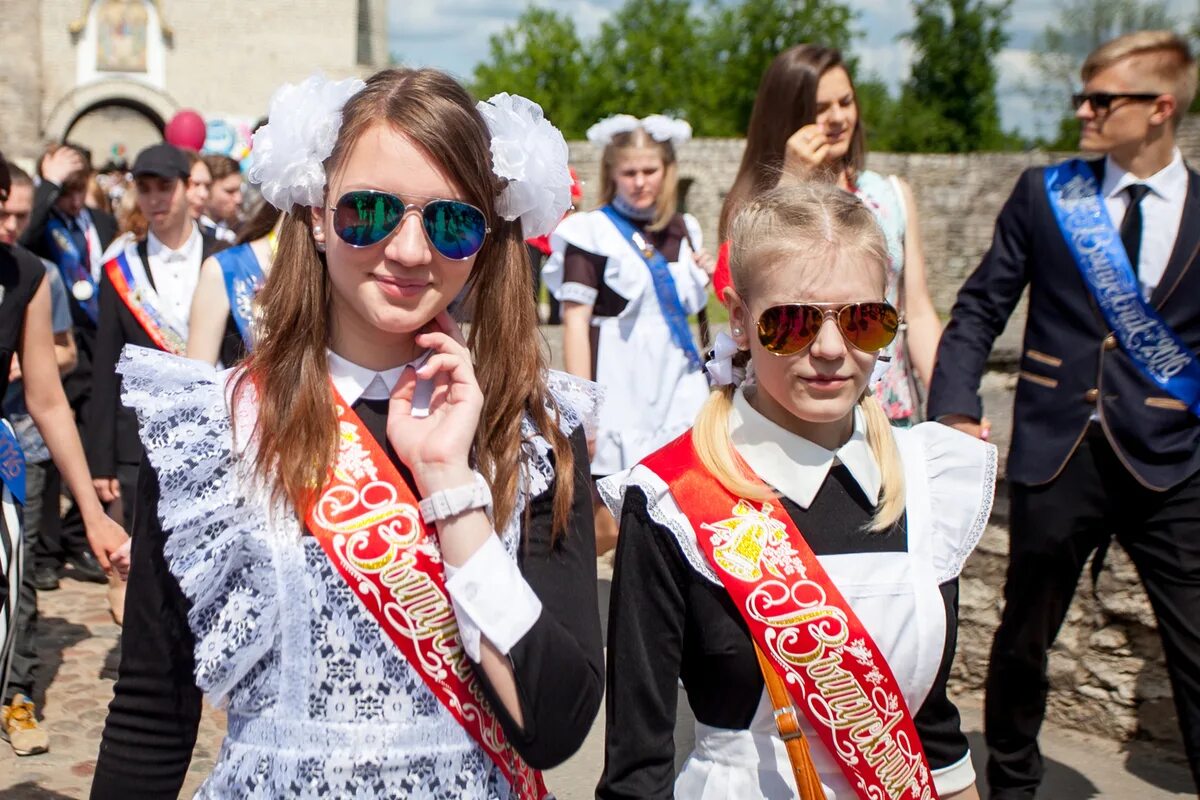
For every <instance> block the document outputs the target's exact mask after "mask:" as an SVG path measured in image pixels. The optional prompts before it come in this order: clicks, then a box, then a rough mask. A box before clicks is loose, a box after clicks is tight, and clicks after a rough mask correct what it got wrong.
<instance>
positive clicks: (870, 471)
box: [729, 389, 883, 509]
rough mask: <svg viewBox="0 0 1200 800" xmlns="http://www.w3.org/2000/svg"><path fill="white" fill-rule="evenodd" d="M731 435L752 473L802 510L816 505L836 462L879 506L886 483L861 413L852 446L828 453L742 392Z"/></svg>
mask: <svg viewBox="0 0 1200 800" xmlns="http://www.w3.org/2000/svg"><path fill="white" fill-rule="evenodd" d="M729 436H730V438H731V439H732V440H733V446H734V449H736V450H737V452H738V455H740V456H741V457H742V458H744V459H745V460H746V463H747V464H748V465H749V466H750V469H752V470H754V472H755V473H757V475H758V476H759V477H760V478H762V479H763V480H764V481H766V482H767V483H769V484H770V485H771V486H773V487H774V488H775V489H777V490H778V491H779V492H781V493H782V494H783V495H784V496H785V497H788V498H790V499H791V500H794V501H795V502H796V503H797V504H798V505H799V506H800V507H801V508H805V509H807V508H808V507H809V506H811V505H812V503H813V500H815V499H816V497H817V492H819V491H820V490H821V486H822V485H824V483H825V478H826V477H828V475H829V470H830V468H831V467H832V466H833V464H834V461H835V460H836V461H838V462H841V463H842V464H844V465H845V467H846V469H847V470H849V472H850V475H851V476H852V477H853V478H854V480H855V481H856V482H857V483H858V485H859V487H860V488H861V489H862V490H863V494H865V495H866V496H867V499H868V500H870V501H871V502H872V503H877V502H879V491H880V487H881V484H882V482H883V479H882V477H881V476H880V474H879V465H878V464H876V463H875V456H874V455H873V454H872V453H871V447H870V445H868V444H867V437H866V425H865V422H864V420H863V418H862V412H860V411H859V410H858V409H855V410H854V432H853V433H852V434H850V439H849V441H847V442H846V443H845V444H844V445H842V446H841V447H839V448H838V449H837V450H826V449H825V448H824V447H821V446H820V445H817V444H813V443H812V442H810V441H809V440H808V439H805V438H804V437H802V436H797V435H796V434H794V433H792V432H791V431H788V430H786V429H784V428H781V427H779V426H778V425H776V424H775V423H774V422H772V421H771V420H769V419H767V418H766V417H764V416H763V415H762V414H760V413H759V412H758V411H756V410H755V409H754V407H753V406H751V405H750V403H749V401H748V400H746V397H745V395H744V394H743V390H742V389H738V391H737V393H736V394H734V396H733V408H732V409H731V410H730V413H729Z"/></svg>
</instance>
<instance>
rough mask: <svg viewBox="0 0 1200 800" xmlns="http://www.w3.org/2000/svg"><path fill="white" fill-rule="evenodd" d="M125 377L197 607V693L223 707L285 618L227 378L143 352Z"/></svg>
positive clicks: (177, 568) (127, 362) (176, 561)
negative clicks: (249, 493)
mask: <svg viewBox="0 0 1200 800" xmlns="http://www.w3.org/2000/svg"><path fill="white" fill-rule="evenodd" d="M117 371H118V372H120V373H121V375H122V376H123V386H124V392H123V394H122V400H123V402H124V403H125V405H126V406H128V407H129V408H131V409H133V410H134V411H136V412H137V415H138V422H139V425H140V428H141V438H142V444H143V445H144V447H145V448H146V455H147V457H148V458H149V460H150V463H151V465H153V467H154V469H155V471H156V472H157V473H158V484H159V494H160V496H159V502H158V516H159V521H160V522H161V523H162V529H163V533H164V534H165V535H166V543H165V545H164V547H163V554H164V556H165V557H166V562H167V567H168V569H170V571H171V574H172V575H173V576H175V579H176V580H177V581H178V582H179V586H180V588H181V589H182V590H183V593H184V595H185V596H186V597H187V599H188V600H189V602H190V603H191V610H190V611H189V612H188V625H189V627H190V628H191V629H192V632H193V634H194V635H195V640H196V647H195V659H196V665H195V669H196V685H197V686H199V687H200V688H201V689H202V690H203V691H204V692H205V694H206V695H207V696H208V698H209V700H210V702H212V703H214V704H216V705H223V704H224V702H225V700H226V698H227V696H228V694H229V692H230V690H231V689H232V688H233V686H234V685H235V684H237V682H238V681H239V680H241V679H243V678H244V677H246V676H247V674H248V673H249V672H250V671H251V669H252V668H253V667H254V666H255V664H257V663H258V662H259V661H260V660H261V659H262V658H263V656H264V655H265V654H266V653H267V651H269V650H270V649H271V648H272V646H273V645H274V644H275V641H276V636H277V633H278V611H279V606H278V603H277V602H276V597H275V587H276V582H275V571H274V569H273V567H272V558H271V551H270V546H269V543H268V542H267V541H266V538H265V536H263V532H262V531H261V529H260V522H259V520H258V519H256V516H257V515H255V514H254V513H251V512H250V511H249V510H248V509H247V508H246V501H245V498H244V493H243V492H241V491H239V489H238V483H239V480H238V476H237V474H236V471H237V466H236V464H237V461H236V460H235V458H234V457H233V452H232V443H233V435H232V430H231V427H230V424H229V411H228V408H227V406H226V401H225V379H226V378H227V376H228V373H224V372H216V371H215V370H214V369H213V368H212V367H210V366H209V365H207V364H203V363H200V362H198V361H192V360H188V359H185V358H179V357H177V356H172V355H169V354H167V353H163V352H160V351H158V350H150V349H146V348H139V347H127V348H126V349H125V352H124V353H123V354H122V356H121V360H120V363H119V364H118V365H117Z"/></svg>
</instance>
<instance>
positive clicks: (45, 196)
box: [21, 181, 117, 415]
mask: <svg viewBox="0 0 1200 800" xmlns="http://www.w3.org/2000/svg"><path fill="white" fill-rule="evenodd" d="M61 194H62V188H61V187H60V186H59V185H58V184H55V183H51V182H50V181H42V182H41V183H40V184H38V186H37V188H36V189H34V191H33V210H32V211H31V212H30V215H29V227H28V228H26V229H25V233H23V234H21V244H22V245H23V246H25V247H26V248H28V249H30V250H32V251H33V252H35V253H37V254H38V255H39V256H41V257H42V258H45V259H49V260H53V259H54V255H55V252H54V249H53V248H51V247H50V244H49V241H48V239H47V236H46V223H47V222H49V220H50V216H51V214H53V213H54V204H55V203H56V202H58V198H59V196H60V195H61ZM88 213H90V214H91V216H92V222H93V223H95V225H96V233H97V234H98V235H99V237H100V249H101V250H104V249H106V248H107V247H108V246H109V245H110V244H112V240H113V239H115V238H116V236H117V220H116V217H114V216H113V215H112V214H106V213H105V212H103V211H97V210H95V209H89V211H88ZM67 288H68V290H69V289H70V287H69V286H68V287H67ZM69 295H70V292H69V291H68V296H69ZM70 303H71V322H72V324H73V325H74V328H75V350H76V351H77V353H78V361H77V363H76V365H75V369H74V370H72V371H71V373H70V374H69V375H67V376H66V377H65V378H63V389H65V390H66V393H67V399H68V400H70V401H71V406H72V407H73V408H74V409H75V411H76V413H77V414H80V415H82V413H83V410H84V408H85V407H86V403H87V400H88V398H89V396H90V394H91V388H92V361H93V360H94V358H95V352H96V324H95V323H94V322H92V320H91V318H90V317H88V315H87V312H85V311H84V310H83V306H82V305H81V304H80V303H79V302H78V301H77V300H75V298H74V297H71V299H70Z"/></svg>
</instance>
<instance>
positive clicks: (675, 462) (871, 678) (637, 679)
mask: <svg viewBox="0 0 1200 800" xmlns="http://www.w3.org/2000/svg"><path fill="white" fill-rule="evenodd" d="M730 245H731V247H730V263H731V267H732V279H733V286H732V288H730V289H728V290H727V291H726V292H725V298H724V300H725V304H726V306H727V307H728V309H729V314H730V324H731V326H732V337H729V336H727V335H725V334H722V335H721V336H720V337H719V338H718V342H717V352H716V356H715V357H714V359H713V360H712V361H710V362H709V364H708V366H709V371H710V373H711V374H712V375H713V377H714V380H715V382H716V383H717V384H719V385H718V386H717V387H716V388H714V389H713V391H712V393H711V395H710V397H709V400H708V402H707V403H706V404H705V406H704V408H703V410H702V411H701V412H700V415H699V417H698V419H697V421H696V425H695V427H694V428H693V429H692V430H691V431H690V432H688V433H687V434H685V435H684V436H681V437H680V438H678V439H676V440H675V441H674V442H672V443H671V444H669V445H667V446H666V447H665V448H663V449H661V450H659V451H658V452H656V453H655V454H653V455H652V456H650V457H649V458H647V459H645V460H644V461H643V462H642V463H641V464H639V465H638V466H636V467H635V468H634V469H633V470H632V471H631V472H629V473H627V474H623V475H616V476H612V477H611V478H609V479H607V480H604V481H601V483H600V491H601V493H602V494H603V495H604V497H605V499H606V500H607V501H608V502H609V504H610V507H611V508H612V509H613V513H614V514H616V515H619V516H620V520H621V534H620V539H619V542H620V543H619V544H618V546H617V554H616V564H615V572H614V582H613V587H612V605H611V608H610V615H611V616H610V620H609V628H608V630H609V639H608V659H609V661H608V665H609V666H608V695H607V697H608V700H607V702H608V723H607V742H606V758H605V768H604V775H603V777H602V779H601V783H600V786H599V789H598V791H597V797H600V798H605V800H611V799H612V798H635V797H636V798H639V799H644V798H670V797H680V798H704V800H722V799H725V798H727V799H728V800H735V798H736V800H751V799H753V798H772V799H773V800H774V799H775V798H792V797H796V796H800V797H801V798H803V800H827V798H833V800H853V799H854V798H866V797H874V796H880V797H882V796H888V797H900V796H902V795H903V796H905V797H908V796H913V797H928V796H930V794H927V793H926V792H931V791H932V790H934V789H935V788H936V791H937V793H938V795H939V796H940V797H942V798H950V797H954V798H963V799H965V798H978V794H977V793H976V790H975V788H974V784H975V774H974V771H973V770H972V767H971V758H970V752H969V749H968V745H967V740H966V738H965V737H964V736H963V734H962V732H961V730H960V726H959V717H958V711H957V710H956V709H955V707H954V705H953V704H952V703H951V702H950V700H949V698H948V697H947V695H946V680H947V678H948V676H949V672H950V665H951V662H952V660H953V657H954V650H955V632H956V622H955V617H956V614H955V610H956V603H957V582H956V578H957V576H958V574H959V571H960V570H961V569H962V566H963V563H964V562H965V561H966V558H967V556H968V555H969V554H970V553H971V551H972V549H973V548H974V546H975V544H976V542H977V541H978V539H979V537H980V535H981V534H982V533H983V530H984V525H985V523H986V522H987V518H988V514H989V511H990V509H991V503H992V493H993V488H994V483H995V474H996V454H995V448H994V447H993V446H992V445H989V444H986V443H984V442H981V441H979V440H978V439H974V438H971V437H968V436H966V435H965V434H959V433H958V432H956V431H947V430H946V426H943V425H939V424H936V423H929V424H923V425H919V426H916V427H914V428H912V429H895V430H893V428H892V427H891V426H890V424H889V422H888V419H887V416H886V415H885V414H884V412H883V409H882V407H881V406H880V405H879V403H878V402H877V400H876V399H875V397H874V395H873V393H872V392H871V391H869V389H868V381H869V379H870V376H871V373H872V370H873V369H874V367H875V363H876V359H877V358H878V356H879V353H880V351H882V350H884V349H885V348H886V347H887V346H888V345H889V344H890V343H891V342H892V340H893V339H894V338H895V335H896V332H897V328H898V314H897V312H896V310H895V308H893V307H892V306H891V305H890V304H888V303H887V302H886V301H885V299H884V297H885V290H886V272H885V270H886V267H887V244H886V242H885V240H884V237H883V235H882V233H881V232H880V230H879V226H878V225H877V224H876V222H875V218H874V216H873V215H872V213H871V212H870V211H869V210H868V209H867V208H866V206H865V205H863V203H862V202H861V201H860V200H858V199H857V198H855V197H854V196H853V195H850V194H849V193H847V192H843V191H840V190H839V189H837V188H835V187H833V186H830V185H828V184H820V183H809V184H805V185H802V186H791V187H779V188H776V189H773V190H770V191H768V192H766V193H765V194H764V195H763V196H761V197H759V198H758V199H756V200H754V201H751V202H750V203H748V204H747V205H746V206H745V207H744V208H743V210H742V211H741V212H740V213H739V214H738V216H737V217H735V219H734V220H733V222H732V224H731V226H730ZM747 375H748V376H750V377H747ZM743 378H744V380H741V379H743ZM739 383H740V385H738V384H739ZM679 680H682V682H683V686H684V688H685V689H686V691H687V697H688V702H689V704H690V706H691V708H692V711H693V712H694V714H695V718H696V720H697V726H696V747H695V750H694V751H693V752H692V753H691V755H690V757H689V758H688V760H687V762H686V764H685V765H684V767H683V769H682V771H681V773H680V774H679V776H678V778H676V777H675V771H674V759H675V747H674V743H673V741H672V732H673V730H674V726H675V715H676V698H677V696H678V694H677V693H678V685H677V681H679ZM788 707H790V708H791V709H792V710H786V709H787V708H788ZM776 708H782V709H785V711H782V712H780V713H778V714H776V713H774V709H776ZM795 708H801V709H804V715H803V716H802V717H801V718H799V719H797V718H796V716H797V715H796V713H795V711H794V709H795ZM795 731H800V732H802V733H803V738H792V737H789V738H791V741H790V743H785V742H784V740H783V738H782V737H781V735H780V734H781V733H784V732H788V733H789V734H790V733H792V732H795ZM792 751H796V752H792ZM879 787H883V788H879ZM897 787H901V788H897ZM905 787H907V788H905ZM909 789H912V790H913V792H914V793H913V794H912V795H909V794H908V792H909ZM797 792H799V795H797Z"/></svg>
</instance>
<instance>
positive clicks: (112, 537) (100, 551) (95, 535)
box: [83, 513, 130, 580]
mask: <svg viewBox="0 0 1200 800" xmlns="http://www.w3.org/2000/svg"><path fill="white" fill-rule="evenodd" d="M83 527H84V530H85V531H86V532H87V540H88V545H90V546H91V548H92V552H93V553H95V554H96V560H97V561H99V562H100V566H101V568H103V569H104V571H105V572H108V573H111V572H112V570H113V569H114V568H115V569H116V570H117V574H119V575H121V579H122V580H124V579H125V576H126V575H128V574H129V560H128V559H129V547H128V545H129V541H130V539H129V535H128V534H127V533H125V529H124V528H122V527H121V526H120V524H118V523H117V522H116V521H115V520H113V519H112V518H111V517H109V516H107V515H106V514H104V513H96V514H92V515H89V517H88V518H85V519H84V520H83ZM122 550H124V555H123V556H118V553H121V551H122ZM122 559H123V563H121V560H122ZM122 568H123V569H124V573H122Z"/></svg>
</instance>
